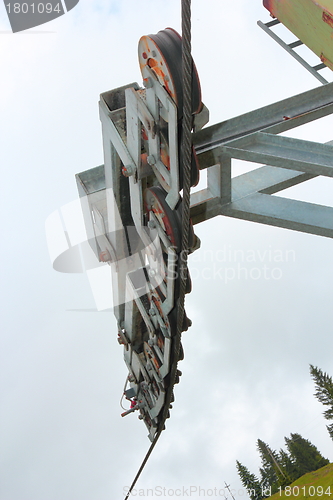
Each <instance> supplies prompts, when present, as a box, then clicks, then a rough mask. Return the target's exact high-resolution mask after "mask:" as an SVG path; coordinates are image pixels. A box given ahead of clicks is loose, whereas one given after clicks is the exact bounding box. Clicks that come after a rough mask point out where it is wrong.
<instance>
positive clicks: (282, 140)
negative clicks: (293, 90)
mask: <svg viewBox="0 0 333 500" xmlns="http://www.w3.org/2000/svg"><path fill="white" fill-rule="evenodd" d="M332 113H333V83H330V84H327V85H325V86H323V87H319V88H316V89H313V90H310V91H308V92H304V93H302V94H299V95H297V96H294V97H291V98H288V99H285V100H283V101H280V102H277V103H274V104H271V105H269V106H266V107H264V108H261V109H258V110H255V111H251V112H249V113H246V114H244V115H241V116H238V117H236V118H232V119H230V120H227V121H225V122H222V123H218V124H216V125H213V126H211V127H207V128H206V129H203V130H201V131H199V132H197V133H196V134H194V145H195V149H196V151H197V155H198V158H199V162H200V168H201V169H207V187H206V188H205V189H203V190H201V191H199V192H196V193H194V194H192V196H191V217H192V222H193V223H194V224H198V223H200V222H203V221H205V220H207V219H210V218H212V217H215V216H217V215H226V216H229V217H235V218H240V219H246V220H249V221H254V222H260V223H263V224H269V225H273V226H279V227H283V228H288V229H293V230H296V231H302V232H307V233H311V234H317V235H321V236H327V237H330V238H332V237H333V209H332V208H331V207H327V206H323V205H316V204H313V203H307V202H300V201H296V200H290V199H286V198H282V197H277V196H272V195H273V194H274V193H277V192H279V191H281V190H283V189H286V188H288V187H291V186H295V185H297V184H300V183H301V182H305V181H307V180H310V179H313V178H314V177H316V176H318V175H321V176H327V177H332V176H333V141H332V142H329V143H327V144H320V143H317V142H311V141H304V140H299V139H293V138H289V137H284V136H280V135H277V134H280V133H281V132H285V131H287V130H290V129H293V128H295V127H298V126H300V125H303V124H305V123H309V122H311V121H314V120H317V119H319V118H322V117H324V116H328V115H330V114H332ZM233 159H240V160H244V161H249V162H254V163H259V164H266V165H265V166H260V167H259V168H256V169H254V170H252V171H250V172H248V173H246V174H243V175H240V176H238V177H235V178H232V177H231V165H232V160H233Z"/></svg>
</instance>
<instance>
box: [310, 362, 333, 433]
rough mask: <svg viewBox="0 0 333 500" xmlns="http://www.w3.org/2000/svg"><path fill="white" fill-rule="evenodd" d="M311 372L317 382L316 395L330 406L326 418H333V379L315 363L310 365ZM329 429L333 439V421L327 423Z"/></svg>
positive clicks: (324, 403)
mask: <svg viewBox="0 0 333 500" xmlns="http://www.w3.org/2000/svg"><path fill="white" fill-rule="evenodd" d="M310 373H311V376H312V378H313V380H314V382H315V384H316V392H315V396H316V398H317V399H318V401H320V402H321V403H323V405H325V406H328V407H329V408H328V409H327V410H325V411H324V417H325V418H326V420H333V380H332V377H330V376H329V375H328V374H327V373H323V371H322V370H321V369H320V368H318V367H316V366H313V365H310ZM326 427H327V430H328V433H329V435H330V436H331V439H333V423H332V424H330V425H327V426H326Z"/></svg>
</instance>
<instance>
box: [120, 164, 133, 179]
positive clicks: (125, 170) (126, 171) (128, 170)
mask: <svg viewBox="0 0 333 500" xmlns="http://www.w3.org/2000/svg"><path fill="white" fill-rule="evenodd" d="M122 173H123V175H124V176H125V177H130V176H131V175H133V174H134V168H133V167H132V165H125V166H124V167H123V168H122Z"/></svg>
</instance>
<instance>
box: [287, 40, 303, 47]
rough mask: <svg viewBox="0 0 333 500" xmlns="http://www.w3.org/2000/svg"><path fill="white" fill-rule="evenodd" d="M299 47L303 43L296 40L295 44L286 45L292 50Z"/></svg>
mask: <svg viewBox="0 0 333 500" xmlns="http://www.w3.org/2000/svg"><path fill="white" fill-rule="evenodd" d="M300 45H303V42H301V40H296V41H295V42H291V43H288V46H289V47H290V48H291V49H293V48H294V47H299V46H300Z"/></svg>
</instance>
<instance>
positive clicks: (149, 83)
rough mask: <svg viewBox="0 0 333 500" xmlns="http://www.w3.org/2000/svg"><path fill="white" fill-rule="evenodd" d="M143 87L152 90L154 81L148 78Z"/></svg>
mask: <svg viewBox="0 0 333 500" xmlns="http://www.w3.org/2000/svg"><path fill="white" fill-rule="evenodd" d="M143 86H144V87H145V88H146V89H151V88H152V86H153V82H152V79H151V78H150V77H148V78H145V79H144V80H143Z"/></svg>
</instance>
